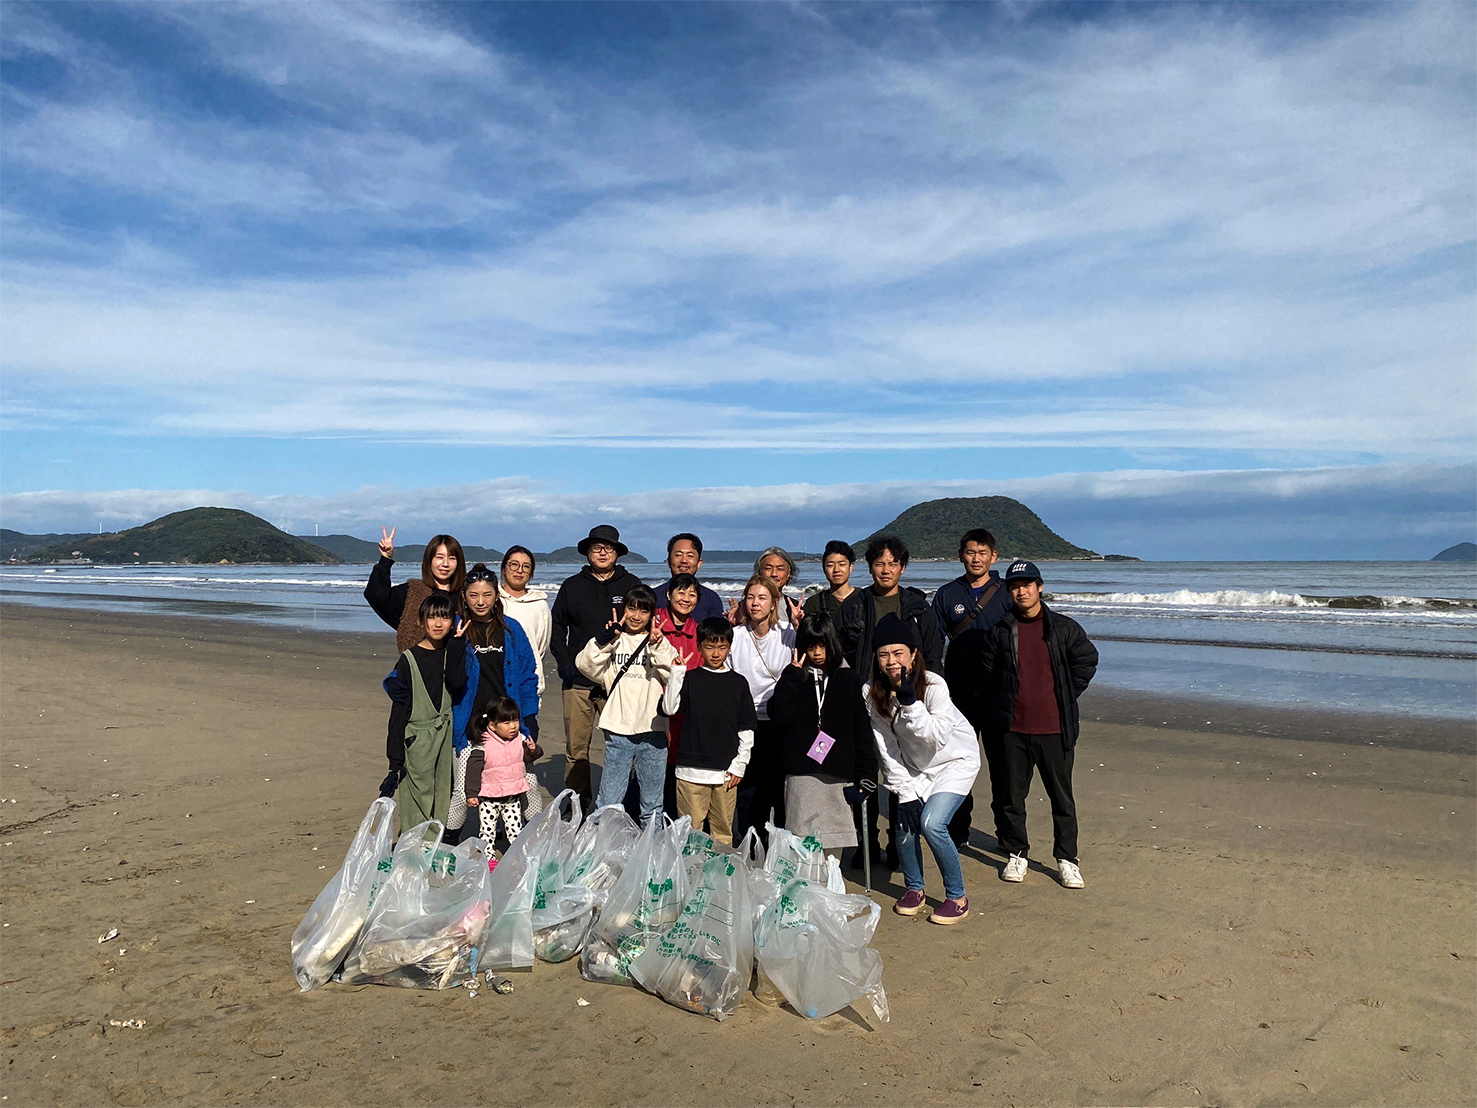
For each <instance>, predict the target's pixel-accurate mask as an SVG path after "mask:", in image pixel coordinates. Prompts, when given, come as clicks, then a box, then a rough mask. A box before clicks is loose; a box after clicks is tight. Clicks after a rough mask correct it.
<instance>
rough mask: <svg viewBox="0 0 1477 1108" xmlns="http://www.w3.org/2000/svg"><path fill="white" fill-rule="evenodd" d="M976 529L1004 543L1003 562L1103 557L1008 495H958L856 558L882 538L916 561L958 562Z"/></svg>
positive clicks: (909, 519) (894, 528) (911, 513)
mask: <svg viewBox="0 0 1477 1108" xmlns="http://www.w3.org/2000/svg"><path fill="white" fill-rule="evenodd" d="M974 527H984V528H987V529H988V530H989V531H990V532H991V533H992V534H993V535H994V536H995V541H996V543H998V544H999V554H1000V556H1001V558H1029V559H1031V560H1032V561H1038V562H1040V561H1087V560H1095V559H1103V558H1104V556H1103V555H1100V554H1097V553H1095V552H1094V551H1091V550H1088V549H1087V548H1086V547H1083V546H1077V545H1076V544H1074V543H1070V542H1068V541H1067V540H1066V539H1064V538H1062V537H1061V536H1060V535H1058V534H1057V533H1056V532H1055V531H1053V530H1052V529H1051V528H1050V527H1048V526H1046V524H1045V523H1044V522H1042V519H1041V517H1040V516H1038V515H1037V514H1036V513H1035V512H1033V511H1032V510H1031V509H1030V508H1028V507H1026V506H1025V505H1024V504H1022V503H1021V502H1020V501H1019V500H1012V499H1011V498H1010V497H1008V496H953V497H944V498H942V499H939V500H926V501H924V502H923V503H922V504H915V505H913V507H911V508H909V509H908V510H907V511H905V512H903V513H902V515H900V516H898V517H897V518H896V519H894V520H893V521H892V522H891V523H888V524H886V525H885V526H883V527H880V528H878V529H877V530H876V531H873V532H872V533H871V534H870V535H868V536H867V537H866V538H864V539H862V540H861V541H860V542H858V543H856V544H855V545H856V548H857V553H858V554H860V553H861V551H862V548H863V547H865V546H866V544H867V543H868V541H870V540H871V539H874V538H877V537H878V536H881V535H896V536H897V537H898V538H900V539H902V540H903V542H905V543H906V544H907V546H908V552H909V553H910V554H911V555H912V556H913V557H914V558H936V559H942V560H944V561H953V560H954V559H955V558H957V557H958V556H959V536H960V535H962V534H964V532H966V531H968V530H970V529H971V528H974ZM1104 560H1111V561H1115V562H1136V561H1138V559H1137V558H1133V557H1130V556H1129V555H1127V554H1109V555H1107V556H1106V559H1104Z"/></svg>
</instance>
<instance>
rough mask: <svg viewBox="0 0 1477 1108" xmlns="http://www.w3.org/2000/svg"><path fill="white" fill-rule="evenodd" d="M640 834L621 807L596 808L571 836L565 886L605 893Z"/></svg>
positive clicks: (621, 868)
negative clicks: (579, 886)
mask: <svg viewBox="0 0 1477 1108" xmlns="http://www.w3.org/2000/svg"><path fill="white" fill-rule="evenodd" d="M640 834H641V828H640V827H638V826H636V821H635V820H633V819H632V818H631V817H630V816H628V815H627V814H626V810H625V809H624V808H621V807H619V806H618V805H614V804H612V805H608V806H606V807H604V808H596V809H595V810H594V811H593V812H591V813H590V815H589V818H588V819H586V820H585V822H584V823H583V824H581V825H580V829H579V832H578V833H577V834H576V835H575V837H574V847H573V849H571V850H570V852H569V860H568V861H567V862H566V863H565V865H564V883H565V884H566V885H583V886H585V888H587V889H594V890H595V891H596V892H603V893H608V892H609V891H610V890H611V889H612V888H614V887H615V883H616V880H617V879H618V878H619V877H620V875H621V871H622V870H624V869H625V868H626V862H627V861H628V860H629V859H630V857H631V851H632V850H633V849H634V848H635V846H636V839H637V838H638V837H639V836H640ZM601 899H602V900H603V899H604V898H603V897H602V898H601Z"/></svg>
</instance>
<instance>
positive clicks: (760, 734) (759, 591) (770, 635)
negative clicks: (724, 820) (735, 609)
mask: <svg viewBox="0 0 1477 1108" xmlns="http://www.w3.org/2000/svg"><path fill="white" fill-rule="evenodd" d="M780 596H781V594H780V590H779V586H778V585H776V584H775V583H774V582H773V581H772V580H771V579H770V578H768V577H761V576H759V575H758V574H755V575H754V576H753V577H750V578H749V581H748V583H747V584H746V585H745V586H744V596H743V618H742V621H741V622H740V623H739V624H738V626H737V627H735V628H734V629H733V650H732V652H731V653H730V654H729V657H728V664H729V667H730V668H731V669H732V670H733V671H734V672H735V673H738V674H741V675H742V676H743V677H744V678H745V679H746V680H747V681H748V682H749V690H750V691H751V692H752V693H753V694H754V712H755V714H756V715H757V716H758V717H759V728H758V730H757V731H755V733H754V752H753V754H752V755H751V757H750V758H749V769H748V772H747V773H746V774H744V780H743V784H741V785H739V787H738V803H737V805H736V807H735V810H734V817H733V839H734V842H742V841H743V837H744V836H745V835H746V834H748V831H749V828H750V827H756V828H758V829H759V835H760V837H761V838H762V839H763V840H764V842H765V845H766V846H767V845H768V844H769V833H768V832H767V831H765V830H764V823H765V821H766V820H769V819H773V822H774V825H775V826H776V827H783V826H784V822H785V794H784V762H783V759H782V757H781V755H780V744H779V733H778V731H777V729H776V727H775V724H774V723H773V722H771V721H770V718H769V698H770V697H771V696H773V695H774V687H775V685H776V684H777V683H778V681H779V679H780V674H782V673H783V672H784V671H785V667H786V666H788V665H789V664H790V662H791V661H792V660H793V658H794V652H795V631H794V629H793V628H789V627H779V626H777V624H778V622H779V606H780V603H781V599H780Z"/></svg>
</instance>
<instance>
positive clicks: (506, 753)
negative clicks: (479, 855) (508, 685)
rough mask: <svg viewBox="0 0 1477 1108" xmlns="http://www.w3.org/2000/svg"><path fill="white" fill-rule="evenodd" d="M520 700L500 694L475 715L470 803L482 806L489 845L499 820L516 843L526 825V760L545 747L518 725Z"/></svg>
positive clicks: (469, 771) (481, 821)
mask: <svg viewBox="0 0 1477 1108" xmlns="http://www.w3.org/2000/svg"><path fill="white" fill-rule="evenodd" d="M518 713H519V708H518V705H517V703H516V702H515V701H514V700H513V699H512V698H511V697H507V696H499V697H497V698H496V699H494V700H492V701H490V702H489V703H488V705H487V707H486V708H485V709H484V710H482V711H480V712H478V713H477V714H476V715H475V716H473V717H472V726H471V733H472V734H473V735H475V736H476V738H475V740H474V741H473V742H472V743H471V745H470V746H469V747H468V749H469V750H470V751H471V756H470V757H469V758H468V759H467V783H466V798H467V807H468V808H474V809H476V811H477V824H478V829H479V831H480V832H481V835H482V841H483V842H484V843H485V844H487V849H488V850H491V849H493V847H494V845H495V844H496V842H497V825H498V821H499V820H501V821H502V825H503V833H504V834H505V835H507V837H508V843H509V844H511V843H512V842H513V840H514V839H516V838H517V837H518V835H519V833H520V832H521V831H522V830H523V797H524V795H525V794H526V793H527V792H528V777H527V776H526V774H527V770H526V769H524V766H525V765H527V764H529V763H531V762H534V761H537V760H538V758H539V757H540V755H541V754H542V753H543V752H542V751H541V750H539V748H538V744H537V743H535V742H534V741H533V739H531V738H530V737H529V736H527V735H525V734H524V733H523V731H522V729H521V728H520V726H519V719H520V716H519V714H518Z"/></svg>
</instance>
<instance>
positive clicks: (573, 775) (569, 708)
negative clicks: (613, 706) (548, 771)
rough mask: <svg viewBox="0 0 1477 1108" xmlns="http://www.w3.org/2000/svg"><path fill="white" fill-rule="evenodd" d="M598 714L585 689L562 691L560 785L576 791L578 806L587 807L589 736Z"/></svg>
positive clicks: (588, 806)
mask: <svg viewBox="0 0 1477 1108" xmlns="http://www.w3.org/2000/svg"><path fill="white" fill-rule="evenodd" d="M598 716H599V712H597V711H596V709H595V705H594V704H593V703H591V701H590V690H589V689H565V690H564V787H565V788H567V789H573V790H574V791H575V792H576V793H578V794H579V798H580V807H581V809H582V810H584V811H586V812H588V811H589V810H590V799H591V795H592V794H591V790H590V737H591V736H592V735H593V734H594V733H595V720H596V718H597V717H598Z"/></svg>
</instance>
